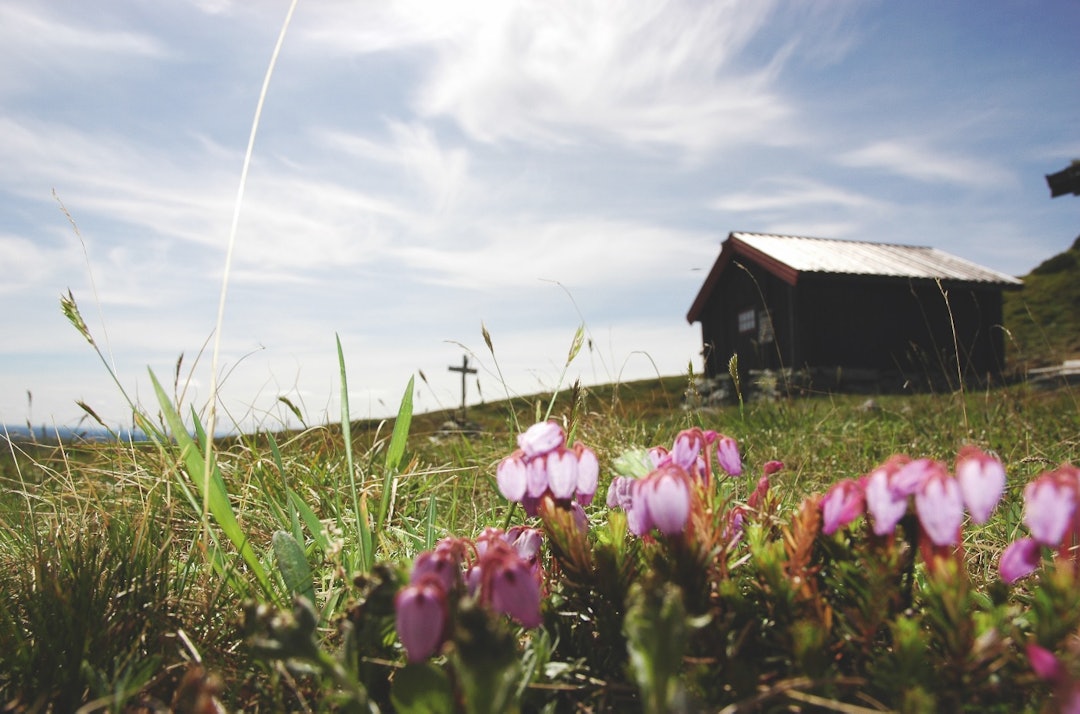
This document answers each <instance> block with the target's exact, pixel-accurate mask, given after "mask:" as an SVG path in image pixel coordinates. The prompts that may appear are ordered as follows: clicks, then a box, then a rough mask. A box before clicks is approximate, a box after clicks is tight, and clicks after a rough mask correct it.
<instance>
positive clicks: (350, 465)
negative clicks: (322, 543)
mask: <svg viewBox="0 0 1080 714" xmlns="http://www.w3.org/2000/svg"><path fill="white" fill-rule="evenodd" d="M334 339H335V340H337V354H338V369H339V370H340V372H341V438H342V439H343V440H344V442H345V466H346V468H347V469H348V470H349V490H350V494H351V495H352V501H353V513H354V514H355V516H356V534H357V538H358V540H359V541H360V557H359V558H358V562H357V563H356V566H358V567H359V568H360V570H362V571H363V572H365V573H366V572H367V571H369V570H371V566H372V564H373V563H374V560H375V558H374V553H373V552H372V542H371V524H370V523H368V508H367V496H366V495H365V494H363V493H358V492H357V490H356V465H355V463H354V462H353V451H352V421H351V418H350V416H349V381H348V377H347V376H346V373H345V352H344V351H343V350H342V349H341V337H340V336H338V335H334Z"/></svg>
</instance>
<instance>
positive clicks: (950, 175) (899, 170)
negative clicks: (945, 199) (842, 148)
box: [838, 139, 1016, 188]
mask: <svg viewBox="0 0 1080 714" xmlns="http://www.w3.org/2000/svg"><path fill="white" fill-rule="evenodd" d="M838 161H839V162H840V163H841V164H843V165H845V166H852V167H856V168H865V169H877V170H880V171H885V172H887V173H891V174H895V175H898V176H904V177H906V178H910V179H914V180H916V181H922V182H929V183H948V184H954V185H957V186H967V187H976V188H996V187H1002V186H1009V185H1015V184H1016V179H1015V177H1014V176H1013V175H1012V174H1011V173H1010V172H1009V171H1007V170H1005V169H1003V168H1001V167H1000V166H999V165H997V164H996V163H995V162H994V161H991V160H988V159H981V158H976V157H972V156H964V155H960V154H957V153H955V152H953V151H950V150H947V149H937V148H934V147H932V146H929V145H927V144H925V143H924V142H922V141H918V140H910V139H908V140H906V139H886V140H882V141H876V142H873V143H870V144H867V145H866V146H864V147H862V148H859V149H855V150H853V151H848V152H846V153H844V154H842V155H840V156H839V157H838Z"/></svg>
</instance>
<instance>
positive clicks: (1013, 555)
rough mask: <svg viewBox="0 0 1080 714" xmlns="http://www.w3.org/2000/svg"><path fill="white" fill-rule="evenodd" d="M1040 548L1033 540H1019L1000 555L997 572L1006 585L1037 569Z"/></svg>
mask: <svg viewBox="0 0 1080 714" xmlns="http://www.w3.org/2000/svg"><path fill="white" fill-rule="evenodd" d="M1040 550H1041V546H1040V545H1039V542H1038V541H1037V540H1035V539H1034V538H1019V539H1017V540H1015V541H1013V542H1012V543H1010V544H1009V546H1008V547H1007V548H1005V550H1004V551H1003V552H1002V553H1001V559H1000V560H999V561H998V572H999V573H1000V574H1001V579H1002V580H1004V581H1005V582H1007V583H1015V582H1016V581H1017V580H1019V579H1020V578H1025V577H1027V576H1028V575H1031V574H1032V573H1034V572H1035V568H1037V567H1039V560H1040V556H1041V553H1040Z"/></svg>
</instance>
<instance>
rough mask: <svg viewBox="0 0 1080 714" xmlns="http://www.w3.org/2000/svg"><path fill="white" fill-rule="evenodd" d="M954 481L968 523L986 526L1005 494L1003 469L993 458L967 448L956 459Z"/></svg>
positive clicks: (976, 449)
mask: <svg viewBox="0 0 1080 714" xmlns="http://www.w3.org/2000/svg"><path fill="white" fill-rule="evenodd" d="M956 480H957V481H958V482H959V483H960V493H961V494H962V495H963V497H964V503H965V504H966V505H967V509H968V513H970V514H971V520H973V521H975V522H976V523H986V521H987V520H989V518H990V513H991V512H992V511H993V510H994V507H995V506H997V504H998V501H1000V500H1001V494H1002V493H1003V492H1004V491H1005V467H1004V466H1002V465H1001V462H1000V461H998V460H997V459H995V458H994V457H993V456H990V455H989V454H986V453H984V452H982V451H980V450H979V449H978V448H976V447H974V446H971V445H968V446H965V447H964V448H963V449H961V450H960V454H959V455H958V456H957V457H956Z"/></svg>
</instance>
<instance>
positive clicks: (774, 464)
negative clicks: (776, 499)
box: [761, 461, 784, 476]
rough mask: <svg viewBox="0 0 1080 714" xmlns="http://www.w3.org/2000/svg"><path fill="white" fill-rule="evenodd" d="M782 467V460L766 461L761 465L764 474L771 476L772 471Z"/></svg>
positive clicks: (774, 471)
mask: <svg viewBox="0 0 1080 714" xmlns="http://www.w3.org/2000/svg"><path fill="white" fill-rule="evenodd" d="M782 468H784V462H783V461H766V462H765V465H764V466H762V467H761V469H762V471H764V472H765V475H766V476H772V475H773V474H774V473H776V472H777V471H779V470H781V469H782Z"/></svg>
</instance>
